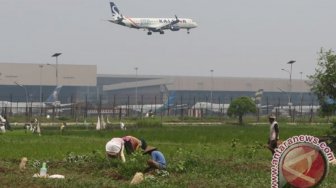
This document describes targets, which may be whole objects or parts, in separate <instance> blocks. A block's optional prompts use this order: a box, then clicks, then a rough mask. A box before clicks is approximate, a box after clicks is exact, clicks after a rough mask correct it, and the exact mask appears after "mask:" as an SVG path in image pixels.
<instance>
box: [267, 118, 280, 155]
mask: <svg viewBox="0 0 336 188" xmlns="http://www.w3.org/2000/svg"><path fill="white" fill-rule="evenodd" d="M268 120H269V123H270V133H269V138H268V148H269V149H270V150H271V152H272V155H273V154H274V149H275V148H277V142H278V140H279V125H278V122H276V121H275V115H273V114H272V115H270V116H269V117H268Z"/></svg>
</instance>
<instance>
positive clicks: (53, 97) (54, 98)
mask: <svg viewBox="0 0 336 188" xmlns="http://www.w3.org/2000/svg"><path fill="white" fill-rule="evenodd" d="M61 88H62V86H56V88H55V89H54V91H53V92H52V93H51V94H50V95H49V97H48V98H47V100H46V101H45V102H44V104H45V106H49V107H69V106H71V105H72V103H67V104H64V103H63V104H62V103H61V101H59V100H58V95H59V93H60V92H61Z"/></svg>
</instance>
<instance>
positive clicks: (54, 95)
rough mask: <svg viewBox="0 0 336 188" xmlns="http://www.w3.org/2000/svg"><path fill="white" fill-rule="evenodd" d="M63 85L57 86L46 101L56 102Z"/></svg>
mask: <svg viewBox="0 0 336 188" xmlns="http://www.w3.org/2000/svg"><path fill="white" fill-rule="evenodd" d="M61 88H62V86H57V87H56V88H55V89H54V91H53V92H52V93H51V95H50V96H49V97H48V98H47V100H46V101H45V103H55V102H57V101H58V94H59V93H60V91H61Z"/></svg>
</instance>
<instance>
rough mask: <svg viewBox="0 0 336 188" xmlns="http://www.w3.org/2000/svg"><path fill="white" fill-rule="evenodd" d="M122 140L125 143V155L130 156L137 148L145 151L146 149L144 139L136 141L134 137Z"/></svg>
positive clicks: (125, 137)
mask: <svg viewBox="0 0 336 188" xmlns="http://www.w3.org/2000/svg"><path fill="white" fill-rule="evenodd" d="M122 139H123V140H124V142H125V149H126V152H127V154H131V153H133V152H134V151H136V150H138V149H139V148H141V149H142V150H145V149H146V147H147V144H146V141H145V140H144V139H138V138H136V137H134V136H124V137H122Z"/></svg>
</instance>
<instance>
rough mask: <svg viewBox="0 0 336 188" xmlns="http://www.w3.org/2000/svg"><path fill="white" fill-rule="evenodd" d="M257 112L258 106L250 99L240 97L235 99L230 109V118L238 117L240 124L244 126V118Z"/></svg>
mask: <svg viewBox="0 0 336 188" xmlns="http://www.w3.org/2000/svg"><path fill="white" fill-rule="evenodd" d="M256 111H257V109H256V105H255V103H254V102H253V100H252V99H251V98H250V97H239V98H237V99H234V100H233V101H232V102H231V104H230V107H229V109H228V112H227V113H228V115H229V116H235V117H237V116H238V120H239V124H240V125H241V124H243V116H244V115H245V114H247V113H250V112H253V113H255V112H256Z"/></svg>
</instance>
